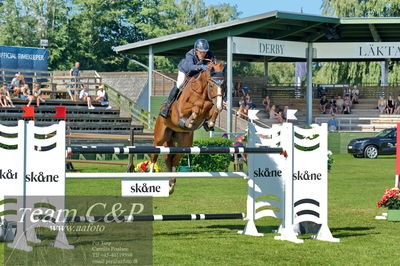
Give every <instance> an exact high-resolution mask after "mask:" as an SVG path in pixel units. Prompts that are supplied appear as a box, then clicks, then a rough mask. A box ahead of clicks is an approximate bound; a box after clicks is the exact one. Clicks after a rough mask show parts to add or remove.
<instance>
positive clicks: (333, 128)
mask: <svg viewBox="0 0 400 266" xmlns="http://www.w3.org/2000/svg"><path fill="white" fill-rule="evenodd" d="M336 130H337V121H336V119H335V115H332V116H331V119H329V120H328V131H329V132H334V131H336Z"/></svg>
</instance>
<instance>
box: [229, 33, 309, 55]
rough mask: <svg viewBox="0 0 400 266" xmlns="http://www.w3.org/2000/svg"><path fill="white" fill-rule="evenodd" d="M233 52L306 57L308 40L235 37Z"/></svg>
mask: <svg viewBox="0 0 400 266" xmlns="http://www.w3.org/2000/svg"><path fill="white" fill-rule="evenodd" d="M232 39H233V53H234V54H248V55H263V56H277V57H296V58H306V49H307V43H306V42H291V41H277V40H268V39H254V38H243V37H233V38H232Z"/></svg>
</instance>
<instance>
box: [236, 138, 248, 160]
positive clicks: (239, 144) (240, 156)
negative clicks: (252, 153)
mask: <svg viewBox="0 0 400 266" xmlns="http://www.w3.org/2000/svg"><path fill="white" fill-rule="evenodd" d="M243 140H244V137H242V136H239V137H238V138H237V141H236V142H235V143H234V144H233V146H234V147H244V144H243ZM237 159H238V161H240V160H242V161H244V162H246V161H247V157H246V155H245V154H243V153H239V154H237Z"/></svg>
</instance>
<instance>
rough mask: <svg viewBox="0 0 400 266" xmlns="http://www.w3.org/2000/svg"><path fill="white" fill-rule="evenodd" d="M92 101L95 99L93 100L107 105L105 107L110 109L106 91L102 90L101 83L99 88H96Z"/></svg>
mask: <svg viewBox="0 0 400 266" xmlns="http://www.w3.org/2000/svg"><path fill="white" fill-rule="evenodd" d="M94 101H95V102H100V103H101V105H103V106H104V105H107V108H106V109H112V107H111V105H110V104H109V102H108V99H107V93H106V91H105V90H104V87H103V85H101V86H100V87H99V89H98V90H97V96H96V98H95V100H94Z"/></svg>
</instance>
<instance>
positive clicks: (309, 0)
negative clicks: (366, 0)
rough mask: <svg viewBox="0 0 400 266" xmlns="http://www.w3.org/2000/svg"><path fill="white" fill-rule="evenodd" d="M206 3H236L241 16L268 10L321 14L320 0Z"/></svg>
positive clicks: (212, 1) (214, 0) (220, 0)
mask: <svg viewBox="0 0 400 266" xmlns="http://www.w3.org/2000/svg"><path fill="white" fill-rule="evenodd" d="M205 3H206V5H211V4H214V5H215V4H221V3H229V4H231V5H237V7H238V10H239V11H241V12H242V14H241V15H240V17H241V18H245V17H249V16H254V15H258V14H262V13H266V12H269V11H274V10H279V11H290V12H298V13H300V11H301V8H303V13H306V14H314V15H321V9H320V8H321V4H322V0H225V1H224V0H205Z"/></svg>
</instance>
